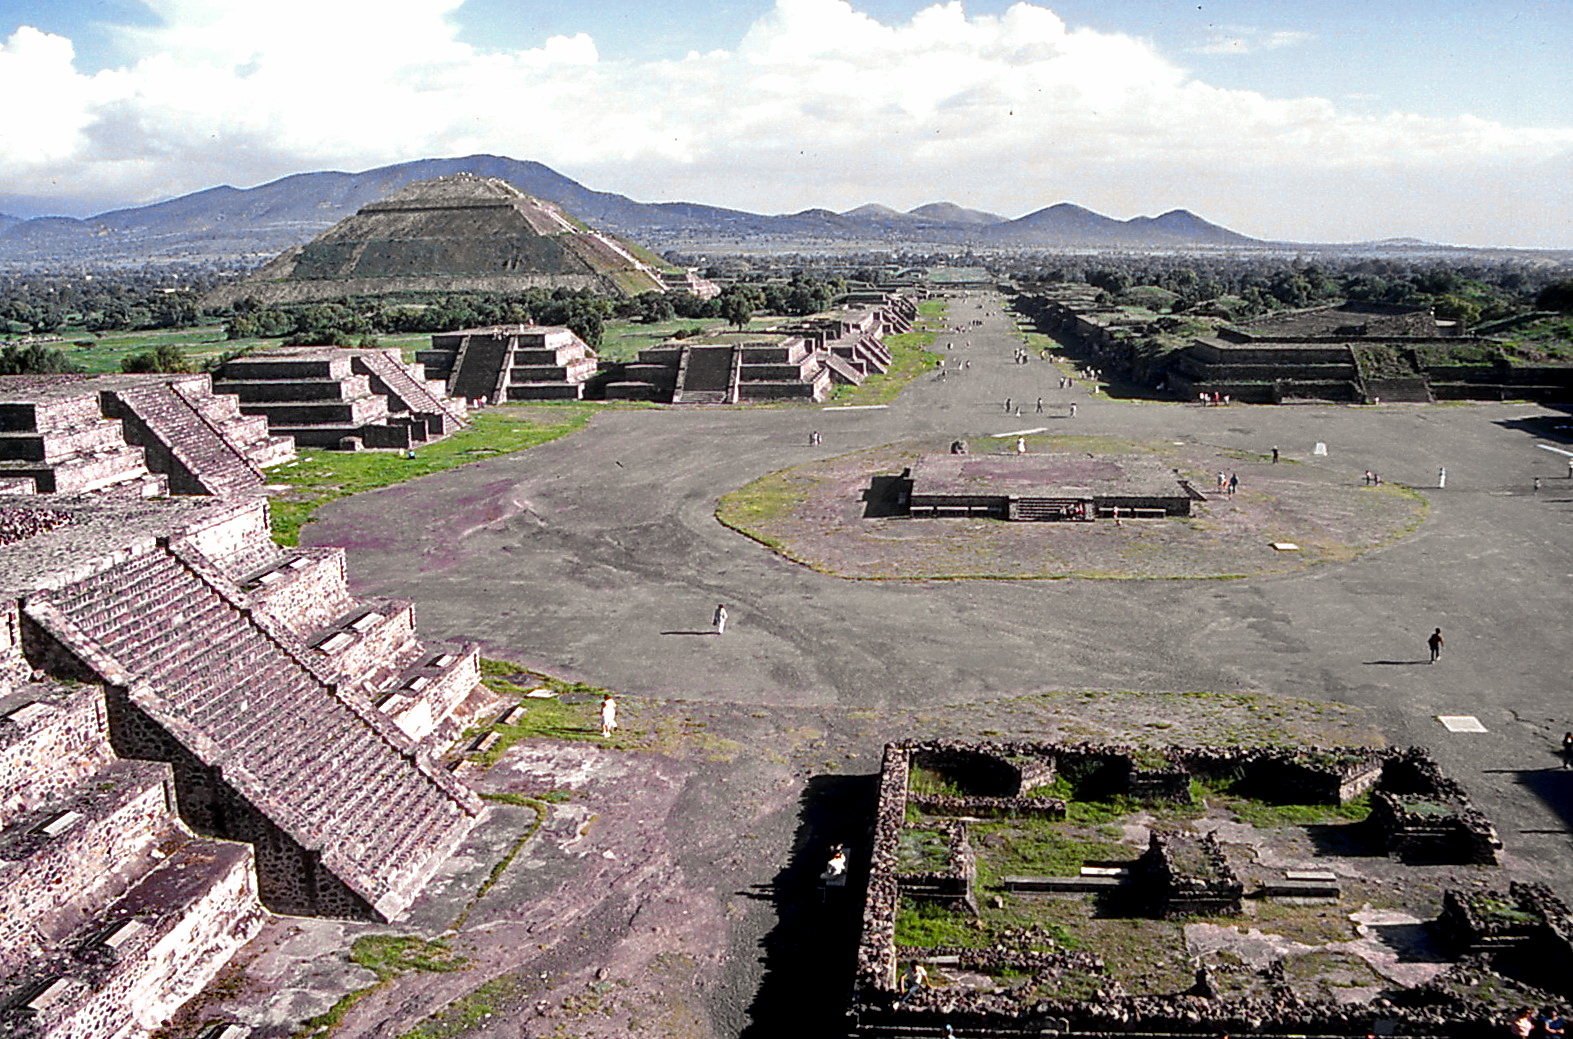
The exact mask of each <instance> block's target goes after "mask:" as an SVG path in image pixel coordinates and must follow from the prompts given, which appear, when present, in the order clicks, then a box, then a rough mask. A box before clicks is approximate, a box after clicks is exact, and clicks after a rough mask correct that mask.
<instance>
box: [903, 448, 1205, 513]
mask: <svg viewBox="0 0 1573 1039" xmlns="http://www.w3.org/2000/svg"><path fill="white" fill-rule="evenodd" d="M908 480H909V483H910V490H909V494H908V508H909V510H910V512H911V514H912V515H913V516H924V517H934V516H988V517H993V518H996V519H1006V520H1022V521H1027V520H1086V521H1090V520H1093V519H1095V518H1097V517H1098V516H1112V515H1113V514H1114V510H1115V509H1119V510H1120V511H1121V514H1122V515H1124V516H1129V517H1132V518H1136V517H1149V516H1151V517H1156V516H1189V515H1190V513H1191V501H1192V500H1193V499H1201V495H1200V494H1197V493H1196V492H1195V491H1193V490H1191V488H1190V484H1189V483H1188V482H1186V481H1185V480H1184V478H1182V477H1181V476H1180V475H1179V474H1178V473H1177V472H1176V471H1175V470H1174V469H1173V467H1171V466H1170V465H1168V464H1167V463H1165V462H1162V461H1159V460H1156V459H1151V458H1146V457H1142V456H1140V455H1135V456H1124V455H1088V454H1071V453H1068V452H1065V453H1056V454H1044V455H1034V454H1021V455H1016V454H1012V455H938V454H931V455H922V456H920V457H919V458H918V460H917V461H916V463H914V464H913V466H912V467H911V471H910V475H909V477H908Z"/></svg>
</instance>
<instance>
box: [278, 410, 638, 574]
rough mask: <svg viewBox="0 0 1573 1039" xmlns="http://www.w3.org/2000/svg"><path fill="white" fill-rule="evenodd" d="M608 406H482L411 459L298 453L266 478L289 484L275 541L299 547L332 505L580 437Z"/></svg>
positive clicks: (393, 455)
mask: <svg viewBox="0 0 1573 1039" xmlns="http://www.w3.org/2000/svg"><path fill="white" fill-rule="evenodd" d="M607 406H608V405H595V404H578V403H575V404H544V405H540V404H533V405H528V406H525V407H514V406H505V407H499V408H488V409H486V410H484V411H479V412H476V413H474V414H473V415H471V416H470V419H471V425H470V427H469V428H468V429H463V430H460V431H459V432H458V433H455V434H454V435H453V436H451V437H448V438H447V439H446V440H439V441H437V442H436V443H435V444H427V445H425V446H423V447H420V448H418V449H416V452H415V457H414V458H405V457H404V456H403V455H402V454H397V453H393V452H385V451H355V452H349V451H323V450H319V449H316V448H307V449H305V450H302V451H301V452H300V458H299V460H298V461H296V462H295V463H293V464H290V465H284V466H279V467H278V468H276V469H273V470H270V471H269V473H268V480H269V482H270V483H274V484H287V485H288V486H289V490H287V491H284V492H280V493H278V494H276V495H275V496H274V498H273V500H272V502H271V508H272V514H273V540H275V541H277V542H278V543H279V544H281V545H285V546H289V545H295V544H298V543H299V541H300V528H301V527H303V526H305V525H306V524H307V523H310V522H311V516H312V513H314V512H316V510H317V509H319V508H321V507H322V506H323V505H326V504H327V503H328V502H330V501H334V500H335V499H338V498H344V497H347V496H349V495H351V494H359V493H360V492H362V491H371V490H376V489H377V488H379V487H389V486H392V485H393V484H396V483H403V482H404V481H406V480H413V479H415V478H416V477H420V476H427V475H430V474H431V473H439V472H442V471H444V470H447V469H454V468H457V467H458V466H461V465H468V464H469V463H471V462H479V461H484V460H485V459H487V458H491V457H493V456H495V455H503V454H511V453H513V452H515V451H523V450H525V449H527V448H531V447H536V446H537V445H540V444H544V443H547V442H549V441H552V440H556V439H558V438H559V437H564V436H567V435H568V434H570V433H576V432H578V431H579V430H581V429H583V428H584V427H585V426H586V425H588V424H589V422H590V419H591V417H593V416H594V415H595V413H596V412H597V411H599V410H601V408H603V407H607Z"/></svg>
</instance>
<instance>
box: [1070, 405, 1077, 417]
mask: <svg viewBox="0 0 1573 1039" xmlns="http://www.w3.org/2000/svg"><path fill="white" fill-rule="evenodd" d="M1075 417H1076V402H1075V401H1071V418H1075Z"/></svg>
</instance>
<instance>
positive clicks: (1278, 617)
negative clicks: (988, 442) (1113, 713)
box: [306, 296, 1573, 893]
mask: <svg viewBox="0 0 1573 1039" xmlns="http://www.w3.org/2000/svg"><path fill="white" fill-rule="evenodd" d="M950 320H951V322H952V323H965V322H969V321H972V320H981V321H982V322H983V324H982V326H981V327H979V328H969V329H967V330H965V331H964V332H963V333H961V334H959V335H957V336H955V337H953V338H954V339H955V340H956V343H957V345H956V348H955V349H954V350H953V351H948V352H947V358H948V359H950V360H951V361H952V362H953V363H952V371H951V374H950V375H949V376H948V377H947V378H945V379H943V380H940V379H936V378H934V377H932V376H925V377H923V378H921V379H919V380H918V381H917V382H915V383H914V384H913V385H912V386H911V387H910V388H909V389H908V390H907V391H906V392H905V393H904V394H903V395H902V396H901V397H900V398H899V399H898V400H897V401H896V402H895V403H894V404H893V405H892V406H891V407H890V408H889V409H887V410H858V411H822V410H819V409H817V408H808V407H789V408H777V409H727V408H697V409H673V410H661V411H655V410H650V411H618V412H607V413H605V414H602V415H600V416H598V417H597V418H596V420H595V422H594V424H593V427H592V428H591V430H589V431H588V432H587V433H582V434H579V435H576V436H573V437H570V438H568V439H565V440H560V441H557V442H554V443H552V444H548V445H545V446H543V447H539V448H536V449H533V450H531V451H528V452H525V453H522V454H518V455H512V456H506V457H502V458H498V459H495V460H493V461H488V462H485V463H482V464H478V465H473V466H469V467H466V468H463V469H458V470H453V471H450V472H447V473H442V474H438V475H436V476H432V477H428V478H426V479H423V480H419V481H415V482H413V483H409V484H404V485H401V486H398V487H392V488H388V489H386V490H383V491H379V492H375V493H372V494H365V495H360V496H356V497H353V498H349V499H345V500H343V501H341V502H337V503H335V504H333V505H331V506H329V507H327V508H325V509H324V510H322V512H321V513H319V517H320V522H318V523H315V524H313V525H311V526H309V527H307V528H306V534H307V536H308V538H307V539H308V540H309V541H310V542H311V543H315V544H341V545H347V546H350V547H351V548H352V552H351V556H350V569H351V576H352V583H353V586H354V589H355V591H356V593H357V594H362V595H366V594H387V595H400V596H408V597H411V598H413V599H415V600H416V601H417V603H418V611H419V615H420V624H421V629H422V632H423V633H424V634H427V635H429V636H433V637H444V636H446V637H464V638H471V639H475V640H478V641H480V642H482V643H483V645H484V646H485V648H486V651H487V652H488V653H489V654H492V655H496V656H500V657H505V658H508V659H513V660H517V661H519V662H521V663H525V664H529V665H532V666H536V667H539V668H541V669H543V670H547V671H550V672H553V673H556V674H561V675H564V676H567V677H576V678H582V679H584V680H587V681H591V682H593V683H595V684H599V685H605V686H608V687H611V688H614V689H618V690H622V691H623V692H625V693H629V694H640V695H650V696H658V697H682V698H691V699H708V700H728V701H737V702H744V703H760V704H791V705H817V704H839V705H858V706H866V707H870V708H875V709H877V708H879V707H880V706H881V705H884V704H891V703H896V702H901V703H957V702H965V701H970V700H979V699H990V698H995V697H1000V696H1007V695H1014V694H1019V693H1024V692H1034V691H1039V690H1044V689H1131V690H1141V691H1147V690H1151V691H1188V690H1227V691H1235V690H1250V691H1263V692H1271V693H1279V694H1286V695H1290V696H1298V697H1305V698H1308V699H1314V700H1331V701H1338V702H1343V703H1348V704H1353V705H1357V706H1359V707H1362V708H1365V709H1366V710H1368V711H1369V712H1371V715H1372V717H1373V718H1374V719H1375V720H1376V722H1377V723H1378V724H1379V725H1380V727H1381V728H1382V729H1383V730H1384V731H1385V732H1386V734H1387V736H1388V738H1389V740H1390V741H1391V742H1393V743H1395V744H1398V745H1409V744H1422V745H1426V746H1429V747H1431V748H1432V749H1433V750H1434V751H1435V753H1436V754H1437V756H1438V758H1439V760H1440V761H1441V762H1442V763H1443V765H1444V767H1446V768H1448V769H1449V770H1450V771H1451V772H1452V773H1453V774H1454V775H1455V776H1457V777H1458V778H1460V779H1461V780H1462V781H1463V782H1464V783H1465V785H1466V786H1467V787H1469V788H1470V789H1471V790H1472V791H1473V792H1474V793H1475V794H1476V796H1477V797H1479V798H1480V799H1481V801H1482V802H1483V804H1484V807H1485V808H1486V809H1487V810H1488V811H1489V812H1490V813H1491V814H1492V816H1493V818H1494V819H1495V821H1496V822H1497V824H1498V826H1499V828H1500V829H1501V830H1502V832H1503V836H1504V839H1505V840H1506V842H1507V845H1508V850H1509V852H1510V853H1511V854H1512V855H1514V856H1517V857H1518V858H1519V859H1520V861H1521V864H1522V865H1524V866H1525V867H1526V868H1527V870H1528V872H1529V873H1531V874H1538V875H1541V876H1546V877H1548V878H1551V879H1554V880H1555V881H1556V882H1557V885H1558V887H1560V888H1561V889H1562V890H1563V891H1564V892H1565V893H1567V892H1570V891H1573V884H1570V883H1569V881H1570V880H1573V856H1570V855H1569V854H1568V853H1569V836H1568V831H1569V830H1570V828H1573V772H1561V771H1556V770H1555V769H1556V766H1557V764H1558V762H1557V758H1556V756H1555V749H1556V745H1557V743H1558V740H1559V739H1560V737H1561V734H1562V732H1563V731H1565V730H1567V729H1573V702H1570V699H1569V696H1568V689H1567V683H1568V679H1567V666H1566V664H1565V662H1564V660H1563V650H1564V649H1565V648H1566V647H1567V640H1568V639H1569V631H1568V626H1569V618H1570V616H1573V610H1570V605H1573V602H1570V600H1573V596H1570V591H1569V589H1570V588H1573V584H1570V578H1573V538H1570V534H1573V481H1570V480H1568V479H1567V478H1566V476H1565V473H1566V464H1565V460H1564V459H1563V458H1562V456H1560V455H1554V454H1552V453H1550V452H1547V451H1541V450H1537V449H1536V448H1535V446H1534V445H1535V443H1536V441H1535V440H1534V439H1533V438H1532V437H1530V436H1528V435H1526V434H1525V433H1523V432H1521V431H1518V430H1516V429H1514V428H1512V427H1511V426H1507V425H1503V423H1504V422H1506V421H1508V420H1511V419H1515V418H1520V417H1526V416H1531V415H1540V414H1545V412H1544V411H1543V409H1540V408H1537V407H1534V406H1530V405H1523V404H1482V405H1466V406H1456V407H1453V406H1435V407H1422V406H1383V407H1371V408H1361V407H1337V406H1298V407H1263V406H1234V407H1229V408H1205V409H1204V408H1200V407H1196V406H1194V405H1178V404H1157V403H1150V402H1117V401H1111V400H1108V399H1106V398H1101V397H1092V396H1089V394H1088V393H1087V392H1086V389H1085V388H1084V387H1082V386H1081V385H1078V386H1077V387H1075V388H1073V389H1070V390H1060V389H1058V388H1057V385H1058V380H1059V377H1060V375H1061V374H1062V373H1061V372H1060V371H1059V370H1057V369H1056V368H1054V367H1053V366H1052V365H1050V364H1047V363H1044V362H1042V361H1038V360H1036V359H1035V360H1034V361H1033V362H1032V363H1031V364H1027V365H1019V364H1014V363H1012V361H1011V357H1012V352H1013V350H1014V348H1015V346H1016V345H1018V340H1017V339H1016V338H1015V337H1014V336H1013V334H1012V328H1013V325H1012V323H1011V321H1010V319H1009V318H1008V317H1007V316H1006V315H1005V314H1004V313H1003V312H1002V311H1001V309H1000V304H999V301H998V299H997V298H996V297H985V296H978V297H970V298H968V299H965V300H960V301H957V302H956V303H954V304H953V306H952V309H951V315H950ZM968 339H970V340H971V346H970V347H966V346H963V345H962V344H963V343H964V342H965V341H966V340H968ZM944 341H945V340H944V339H943V338H942V339H941V342H942V343H943V342H944ZM962 359H971V361H972V367H971V369H964V370H960V371H957V370H956V369H955V364H954V362H955V361H959V360H962ZM1040 395H1041V396H1043V397H1044V398H1045V403H1046V411H1047V415H1046V416H1038V415H1036V414H1034V413H1033V410H1034V409H1033V403H1034V401H1035V399H1036V398H1037V397H1038V396H1040ZM1006 396H1010V397H1012V398H1015V399H1016V400H1019V401H1022V402H1024V407H1023V408H1022V412H1023V414H1022V416H1021V417H1020V418H1017V417H1015V416H1014V414H1009V415H1008V414H1006V412H1005V411H1004V408H1003V406H1002V405H1003V401H1004V399H1005V398H1006ZM1071 401H1075V402H1077V404H1078V405H1079V407H1078V414H1077V416H1076V417H1075V418H1074V419H1073V418H1070V417H1068V416H1067V415H1066V412H1067V411H1068V407H1067V406H1068V405H1069V403H1070V402H1071ZM1040 425H1042V426H1049V427H1051V428H1050V431H1051V432H1054V433H1059V432H1066V433H1070V432H1075V433H1089V434H1098V435H1107V436H1119V437H1128V438H1134V439H1146V438H1162V439H1170V440H1181V439H1196V440H1200V441H1205V442H1207V443H1211V444H1217V445H1222V446H1225V447H1237V448H1242V449H1246V450H1250V451H1254V452H1266V451H1267V450H1268V449H1269V448H1271V447H1273V446H1275V445H1276V446H1277V447H1279V448H1280V449H1281V450H1282V451H1283V453H1284V456H1285V457H1286V458H1291V459H1296V460H1300V461H1303V462H1305V463H1307V464H1315V465H1323V466H1327V467H1331V468H1333V469H1334V470H1336V471H1339V472H1342V473H1345V474H1347V476H1348V478H1349V479H1350V480H1351V481H1358V480H1360V478H1361V473H1362V472H1363V471H1364V470H1365V469H1366V468H1368V467H1369V468H1373V469H1376V470H1377V471H1379V472H1380V473H1381V474H1382V476H1383V478H1384V479H1387V480H1390V481H1398V482H1402V483H1407V484H1411V485H1413V486H1416V487H1421V488H1435V482H1436V481H1435V477H1436V471H1437V468H1438V466H1441V465H1445V466H1446V467H1447V470H1448V481H1447V483H1448V486H1447V488H1446V490H1440V491H1439V490H1435V489H1432V490H1429V491H1427V492H1426V493H1427V496H1428V497H1429V499H1430V501H1431V514H1430V517H1429V519H1428V520H1427V521H1426V523H1425V524H1424V525H1423V526H1422V527H1421V528H1420V529H1419V530H1418V531H1417V532H1416V533H1414V534H1412V535H1410V536H1409V537H1407V538H1405V539H1404V540H1402V541H1400V542H1398V543H1396V544H1394V545H1392V546H1389V547H1388V548H1385V549H1382V550H1379V551H1375V552H1372V553H1369V554H1367V555H1366V556H1364V557H1362V558H1361V559H1359V560H1357V561H1355V562H1353V563H1350V564H1346V565H1333V566H1324V567H1320V568H1313V569H1311V570H1309V571H1306V572H1303V573H1301V574H1296V575H1291V576H1286V577H1277V578H1260V579H1249V580H1241V581H1162V582H1144V581H1042V582H1030V581H1028V582H1019V581H1018V582H993V581H958V582H935V583H928V584H923V583H900V582H878V583H876V582H855V581H845V580H841V579H837V578H832V577H826V576H822V575H819V574H816V573H813V572H811V571H808V570H806V569H804V568H802V567H799V566H797V565H795V564H792V563H789V562H786V561H783V560H781V559H779V558H777V557H776V556H774V555H773V554H772V553H770V552H769V551H768V550H766V549H764V548H762V547H760V546H759V545H757V544H755V543H753V542H751V541H749V540H748V539H746V538H743V537H741V536H739V535H737V534H734V533H732V532H731V531H728V530H727V529H725V528H723V527H721V526H720V525H719V524H718V523H716V522H715V520H714V518H713V515H712V513H713V510H714V506H715V500H716V498H717V497H718V496H719V495H720V494H722V493H725V492H726V491H729V490H731V489H733V488H736V487H738V486H741V485H742V484H744V483H747V482H748V481H750V480H752V479H754V478H756V477H758V476H760V475H763V474H765V473H768V472H771V471H773V470H776V469H780V468H783V467H786V466H790V465H796V464H799V463H802V462H804V461H807V460H810V459H812V458H815V457H823V456H829V455H834V454H839V453H843V452H846V451H851V450H855V449H860V448H864V447H868V446H872V445H876V444H881V443H886V442H890V441H896V440H905V439H912V438H919V437H923V438H934V439H936V440H937V441H948V440H950V439H953V438H955V437H962V436H967V437H971V436H980V435H986V434H991V433H999V432H1005V431H1009V430H1014V429H1018V428H1030V427H1034V426H1040ZM816 429H817V430H818V431H820V432H821V434H822V435H823V443H822V445H820V446H817V447H810V446H809V445H808V439H809V438H808V434H809V432H810V431H811V430H816ZM1318 441H1321V442H1325V443H1326V444H1327V445H1328V448H1329V454H1328V456H1327V457H1325V458H1314V457H1313V456H1312V449H1313V445H1314V444H1315V443H1317V442H1318ZM1536 475H1539V476H1541V477H1542V478H1543V482H1544V488H1543V490H1542V491H1541V492H1540V494H1539V495H1538V496H1537V495H1532V494H1531V493H1530V484H1531V479H1532V477H1534V476H1536ZM389 517H399V522H398V523H397V524H390V523H389ZM718 602H725V603H726V604H727V607H728V610H729V612H730V617H731V619H730V623H729V626H728V628H727V632H726V634H725V635H724V636H721V637H716V636H714V635H712V634H710V633H709V632H710V617H711V612H712V610H713V609H714V607H715V605H716V603H718ZM1436 626H1440V627H1441V628H1442V629H1443V631H1444V633H1445V635H1446V636H1447V648H1446V650H1445V652H1444V654H1443V656H1442V660H1441V661H1440V662H1439V663H1438V664H1437V665H1435V666H1431V665H1428V664H1427V663H1426V656H1427V653H1426V645H1425V639H1426V636H1427V634H1429V633H1430V631H1431V629H1432V628H1433V627H1436ZM1439 714H1472V715H1476V716H1478V717H1479V718H1480V720H1481V721H1482V722H1483V723H1484V724H1485V726H1486V728H1487V729H1488V732H1486V733H1485V734H1473V735H1463V734H1450V733H1448V732H1446V731H1445V730H1444V729H1443V728H1442V726H1441V725H1440V724H1438V722H1437V721H1436V720H1435V716H1436V715H1439ZM1526 793H1528V794H1531V795H1533V796H1525V795H1526Z"/></svg>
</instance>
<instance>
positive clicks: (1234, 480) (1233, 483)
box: [1229, 473, 1240, 498]
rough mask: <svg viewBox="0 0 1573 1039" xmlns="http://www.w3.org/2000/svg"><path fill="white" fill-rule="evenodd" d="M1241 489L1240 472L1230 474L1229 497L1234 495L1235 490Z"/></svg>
mask: <svg viewBox="0 0 1573 1039" xmlns="http://www.w3.org/2000/svg"><path fill="white" fill-rule="evenodd" d="M1239 489H1240V474H1239V473H1230V474H1229V497H1231V498H1233V497H1234V492H1235V491H1237V490H1239Z"/></svg>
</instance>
